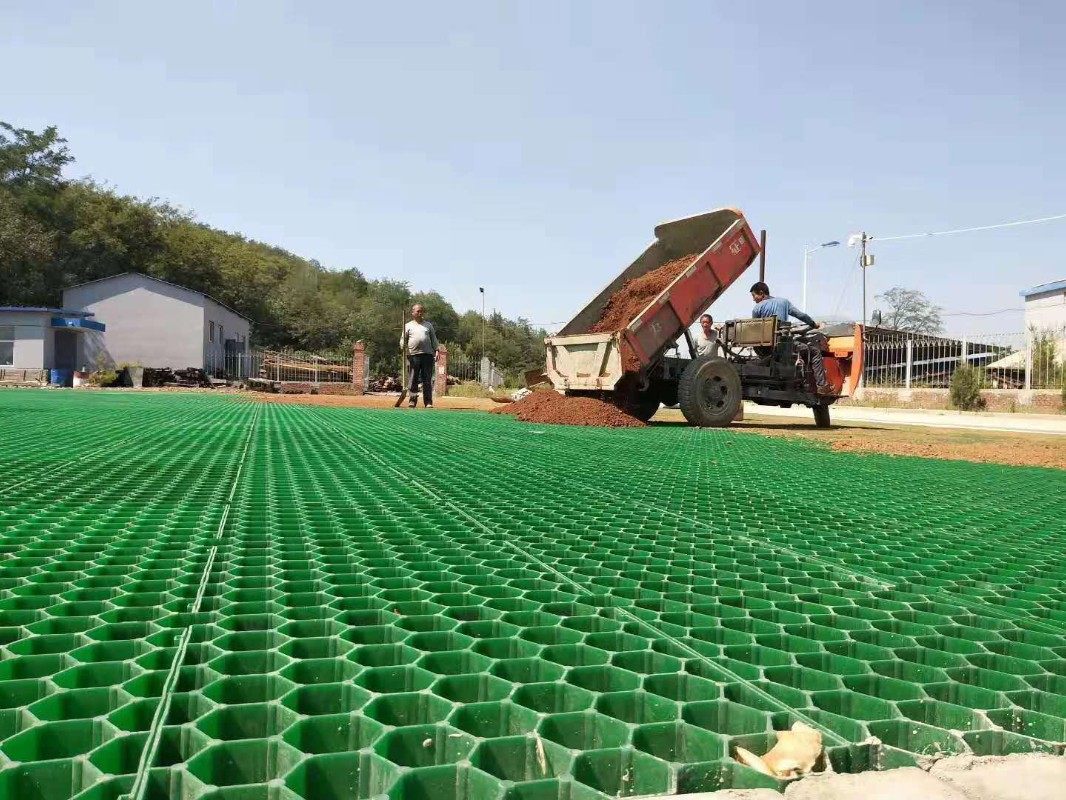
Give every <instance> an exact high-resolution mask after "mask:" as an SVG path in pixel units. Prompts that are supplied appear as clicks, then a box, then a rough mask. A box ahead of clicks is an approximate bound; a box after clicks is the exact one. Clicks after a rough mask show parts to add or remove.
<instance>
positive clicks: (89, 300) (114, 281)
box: [63, 272, 251, 370]
mask: <svg viewBox="0 0 1066 800" xmlns="http://www.w3.org/2000/svg"><path fill="white" fill-rule="evenodd" d="M63 305H64V306H65V307H66V308H70V309H77V310H79V311H84V312H90V313H92V314H95V315H96V316H97V317H99V318H102V319H106V320H107V335H106V338H105V340H104V347H105V351H106V357H107V361H108V362H109V364H119V363H122V362H126V363H129V364H139V365H141V366H143V367H153V368H162V367H170V368H171V369H186V368H188V367H200V368H202V369H205V370H210V369H211V368H212V366H213V365H218V364H221V363H222V359H223V358H224V356H225V354H226V353H236V352H244V351H245V350H246V349H247V347H248V338H249V336H250V335H251V321H250V320H248V318H247V317H244V316H242V315H241V314H238V313H237V312H236V311H234V310H233V309H232V308H229V307H227V306H224V305H222V303H220V302H218V301H217V300H215V299H214V298H212V297H209V296H208V295H206V294H204V293H202V292H196V291H193V290H192V289H186V288H185V287H184V286H178V285H177V284H174V283H168V282H167V281H163V280H159V279H158V278H152V277H149V276H148V275H141V274H140V273H137V272H124V273H122V274H120V275H112V276H111V277H108V278H100V279H99V280H95V281H90V282H88V283H82V284H79V285H77V286H71V287H70V288H68V289H64V290H63Z"/></svg>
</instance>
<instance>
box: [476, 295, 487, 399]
mask: <svg viewBox="0 0 1066 800" xmlns="http://www.w3.org/2000/svg"><path fill="white" fill-rule="evenodd" d="M477 290H478V291H479V292H481V364H479V365H478V366H479V367H480V369H479V370H478V371H479V372H481V383H482V385H484V384H485V369H484V364H485V322H486V320H485V287H484V286H479V287H477Z"/></svg>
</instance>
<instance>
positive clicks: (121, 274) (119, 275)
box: [64, 272, 253, 322]
mask: <svg viewBox="0 0 1066 800" xmlns="http://www.w3.org/2000/svg"><path fill="white" fill-rule="evenodd" d="M126 275H136V276H137V277H139V278H147V279H148V280H150V281H155V282H156V283H162V284H165V285H166V286H173V287H175V288H177V289H182V290H184V291H186V292H192V293H193V294H198V295H200V296H201V297H206V298H207V299H208V300H210V301H211V302H212V303H216V304H218V305H220V306H222V307H223V308H224V309H226V310H227V311H232V312H233V313H234V314H236V315H237V316H238V317H240V318H241V319H243V320H247V321H248V322H252V321H253V320H252V319H251V318H249V317H246V316H245V315H244V314H242V313H241V312H240V311H237V310H236V309H233V308H230V307H229V306H227V305H226V304H225V303H223V302H222V301H220V300H216V299H215V298H214V297H212V296H211V295H209V294H208V293H207V292H198V291H196V289H190V288H189V287H188V286H182V285H181V284H180V283H171V282H170V281H165V280H163V279H162V278H155V277H153V276H151V275H145V274H144V273H143V272H118V273H116V274H114V275H108V276H106V277H104V278H96V279H95V280H91V281H85V282H84V283H75V284H74V285H73V286H68V287H66V288H67V289H77V288H78V287H80V286H89V285H90V284H93V283H102V282H104V281H110V280H113V279H115V278H122V277H125V276H126ZM64 291H66V289H64Z"/></svg>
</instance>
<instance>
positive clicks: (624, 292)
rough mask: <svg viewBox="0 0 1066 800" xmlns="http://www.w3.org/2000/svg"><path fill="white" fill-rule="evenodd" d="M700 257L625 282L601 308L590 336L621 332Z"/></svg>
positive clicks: (687, 257) (674, 263)
mask: <svg viewBox="0 0 1066 800" xmlns="http://www.w3.org/2000/svg"><path fill="white" fill-rule="evenodd" d="M698 255H699V253H692V254H690V255H687V256H682V257H681V258H675V259H674V260H673V261H668V262H666V263H665V264H663V265H662V266H661V267H659V268H658V269H653V270H652V271H651V272H647V273H645V274H643V275H640V276H639V277H636V278H633V279H632V280H628V281H626V282H625V283H623V284H622V288H621V289H619V290H618V291H617V292H615V293H614V294H613V295H611V298H610V299H609V300H608V301H607V303H606V305H604V307H603V314H601V315H600V319H599V320H598V321H597V322H596V323H595V324H593V326H592V327H591V328H589V330H588V332H589V333H613V332H614V331H618V330H621V329H622V328H624V327H625V326H626V325H628V324H629V323H630V322H632V321H633V318H634V317H635V316H636V315H637V314H639V313H640V312H641V311H643V310H644V309H645V308H646V307H647V305H648V303H650V302H651V301H652V300H654V299H655V298H656V296H657V295H658V294H659V293H660V292H662V290H663V289H665V288H666V287H667V286H669V285H670V283H671V282H672V281H673V280H674V278H676V277H677V276H678V275H680V274H681V271H682V270H684V269H685V267H687V266H688V265H689V264H691V263H692V262H693V261H694V260H695V258H696V256H698Z"/></svg>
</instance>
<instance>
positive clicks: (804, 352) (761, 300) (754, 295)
mask: <svg viewBox="0 0 1066 800" xmlns="http://www.w3.org/2000/svg"><path fill="white" fill-rule="evenodd" d="M751 299H752V300H754V301H755V308H753V309H752V310H751V315H752V316H753V317H755V318H756V319H759V318H763V317H777V319H778V321H779V322H780V323H781V324H785V325H787V324H788V319H789V317H795V318H796V319H798V320H799V321H800V322H804V323H806V324H807V325H810V326H811V328H820V327H822V326H821V324H820V323H817V322H815V321H814V319H813V318H811V317H810V316H809V315H807V314H805V313H804V312H802V311H800V310H799V309H798V308H796V307H795V306H794V305H792V303H791V301H789V300H788V299H787V298H784V297H773V296H772V295H771V294H770V287H769V286H767V285H766V284H765V283H763V282H762V281H758V282H757V283H754V284H752V286H751ZM793 346H794V347H795V348H796V352H797V353H799V356H800V358H802V359H803V361H804V362H805V363H806V364H807V365H808V366H809V367H810V370H811V375H812V376H813V377H814V383H815V385H816V386H817V387H818V394H833V388H832V387H831V386H830V385H829V380H828V378H827V377H826V374H825V364H823V363H822V353H821V349H820V348H818V347H817V346H815V345H811V344H809V343H807V342H801V341H798V340H797V341H795V342H793Z"/></svg>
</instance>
